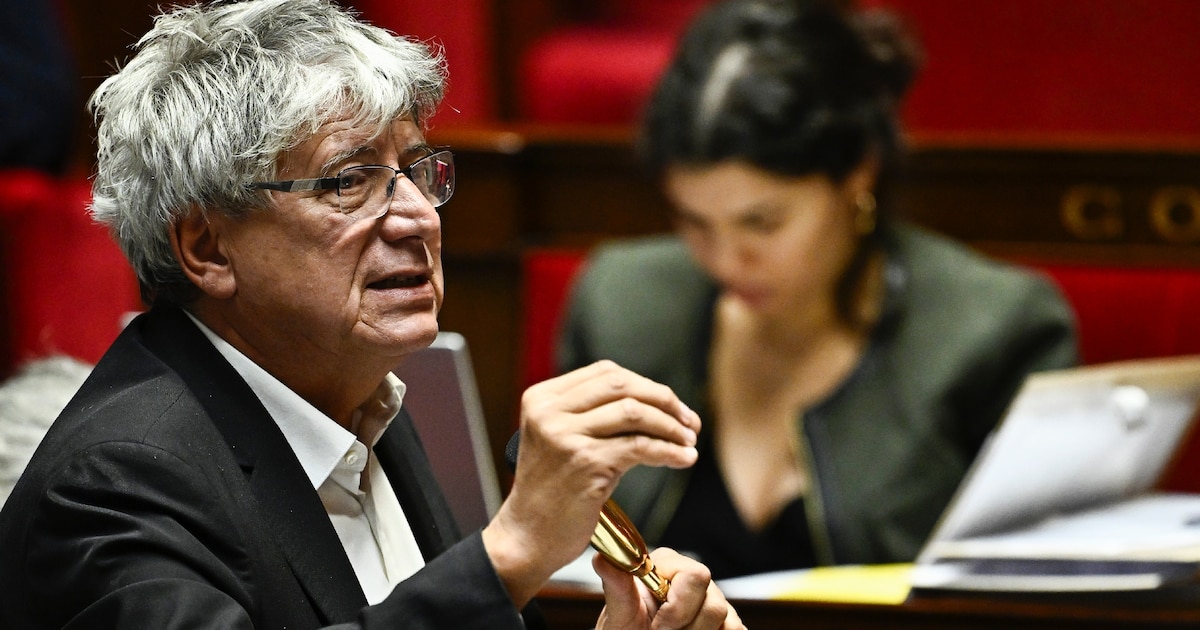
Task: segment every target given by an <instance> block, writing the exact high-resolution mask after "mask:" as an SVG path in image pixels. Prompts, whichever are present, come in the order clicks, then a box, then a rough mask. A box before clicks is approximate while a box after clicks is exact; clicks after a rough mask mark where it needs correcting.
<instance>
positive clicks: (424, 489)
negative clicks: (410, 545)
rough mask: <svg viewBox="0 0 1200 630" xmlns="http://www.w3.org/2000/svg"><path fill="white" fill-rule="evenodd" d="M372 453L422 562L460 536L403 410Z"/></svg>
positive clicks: (419, 440) (411, 425)
mask: <svg viewBox="0 0 1200 630" xmlns="http://www.w3.org/2000/svg"><path fill="white" fill-rule="evenodd" d="M375 453H376V454H377V455H378V456H379V465H380V466H381V467H383V472H384V474H386V475H387V478H388V481H389V482H390V483H391V485H392V490H393V491H394V492H395V493H396V498H397V499H399V501H400V505H401V506H402V507H403V508H404V516H405V517H407V519H408V524H409V526H410V527H411V528H412V531H413V535H414V536H415V537H416V539H417V546H418V547H420V549H421V555H422V556H424V558H425V561H426V562H429V561H430V560H432V559H433V558H434V557H436V556H438V555H440V554H441V553H442V552H444V551H445V550H446V549H447V548H449V547H450V546H451V545H453V544H454V543H456V542H458V541H459V539H460V538H461V537H462V536H461V534H460V532H459V529H458V525H457V524H456V523H455V521H454V515H453V513H452V512H451V511H450V505H449V504H448V503H447V502H446V498H445V496H443V495H442V492H441V488H440V487H439V486H438V483H437V479H436V478H435V477H434V475H433V469H432V467H431V466H430V465H429V460H428V458H427V457H426V455H425V449H424V448H423V447H422V446H421V439H420V437H418V435H417V431H416V429H415V428H414V427H413V424H412V419H411V418H410V417H409V415H408V412H407V411H406V410H404V409H401V410H400V413H399V414H397V416H396V419H395V420H392V423H391V424H390V425H389V426H388V428H387V430H386V431H384V432H383V436H382V437H380V439H379V442H378V443H377V444H376V445H375Z"/></svg>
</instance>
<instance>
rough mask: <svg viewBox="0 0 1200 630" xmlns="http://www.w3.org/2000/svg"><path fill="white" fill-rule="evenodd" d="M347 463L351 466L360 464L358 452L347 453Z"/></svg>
mask: <svg viewBox="0 0 1200 630" xmlns="http://www.w3.org/2000/svg"><path fill="white" fill-rule="evenodd" d="M346 464H348V465H350V466H354V465H356V464H358V453H346Z"/></svg>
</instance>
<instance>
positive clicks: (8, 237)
mask: <svg viewBox="0 0 1200 630" xmlns="http://www.w3.org/2000/svg"><path fill="white" fill-rule="evenodd" d="M90 202H91V186H90V183H89V182H88V181H87V180H86V179H83V178H78V179H56V178H52V177H49V176H47V175H44V174H42V173H39V172H35V171H8V172H2V173H0V299H2V300H3V312H4V313H5V319H6V321H5V322H4V323H5V328H4V331H5V333H6V336H5V339H4V341H3V343H0V351H2V352H3V354H2V355H0V375H6V374H8V373H10V372H11V371H12V370H13V369H14V368H15V367H16V366H17V365H19V364H20V363H23V362H25V361H28V360H30V359H34V358H38V357H42V356H46V355H49V354H56V353H62V354H69V355H71V356H74V357H77V358H79V359H82V360H84V361H88V362H93V363H94V362H95V361H97V360H98V359H99V358H100V355H102V354H103V353H104V351H105V350H106V349H107V348H108V346H109V344H110V343H112V341H113V339H115V338H116V336H117V333H118V332H120V329H121V323H122V318H123V317H124V315H125V314H126V313H128V312H130V311H134V310H138V309H140V308H141V300H140V298H139V296H138V289H137V281H136V279H135V278H134V275H133V270H132V269H131V268H130V267H129V264H128V263H127V262H126V260H125V257H124V255H123V254H122V253H121V250H120V248H118V247H117V245H116V243H115V242H114V241H113V240H112V238H111V237H110V236H109V234H108V231H107V230H106V229H105V228H104V227H102V226H100V225H97V224H96V223H94V222H93V221H92V219H91V216H90V215H89V214H88V210H87V206H88V204H89V203H90Z"/></svg>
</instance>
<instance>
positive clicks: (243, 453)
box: [141, 308, 424, 623]
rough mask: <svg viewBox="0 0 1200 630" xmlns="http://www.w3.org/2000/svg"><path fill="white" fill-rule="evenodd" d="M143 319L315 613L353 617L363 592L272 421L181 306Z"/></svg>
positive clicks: (150, 341)
mask: <svg viewBox="0 0 1200 630" xmlns="http://www.w3.org/2000/svg"><path fill="white" fill-rule="evenodd" d="M141 319H143V320H145V321H144V322H142V323H141V326H142V328H143V329H144V330H145V341H146V346H147V347H148V348H149V349H150V350H151V351H152V352H154V353H155V354H156V355H158V356H159V357H160V358H161V359H162V360H163V361H164V362H165V363H167V364H168V365H169V366H170V367H171V368H173V369H174V370H175V371H176V372H178V373H179V375H180V376H181V377H182V378H183V380H184V382H186V383H187V384H188V386H189V388H190V389H191V390H192V392H193V394H194V395H195V397H196V399H197V400H199V401H200V404H201V405H202V406H203V407H204V408H205V410H206V411H207V412H208V415H209V419H210V420H211V421H212V423H213V424H214V425H215V426H216V427H217V429H218V430H219V431H220V432H221V434H222V436H224V438H225V441H226V443H227V444H228V446H229V448H230V450H231V451H232V452H233V455H234V457H235V458H236V460H237V462H238V464H239V465H240V466H241V468H242V470H243V472H244V473H245V474H246V477H247V481H248V482H249V485H250V488H251V491H252V493H253V494H254V496H255V498H256V499H257V501H258V504H259V506H260V508H261V513H260V514H259V515H258V518H259V520H260V524H261V526H262V527H263V528H264V529H266V530H267V531H269V532H272V535H273V537H274V540H275V541H276V543H277V544H278V547H279V550H280V551H281V552H282V555H283V557H284V558H285V559H286V562H287V564H288V565H289V567H290V568H291V571H292V574H293V575H294V576H295V578H296V580H297V582H299V584H300V586H301V588H302V589H303V590H304V591H305V593H306V594H307V595H308V597H309V599H310V601H311V602H312V603H313V605H314V608H315V609H316V611H317V613H318V616H319V617H321V618H322V619H323V621H324V622H325V623H339V622H346V621H351V620H353V619H354V618H355V617H356V616H357V615H358V613H359V611H360V610H361V609H362V608H363V607H364V606H366V605H367V601H366V596H365V595H363V592H362V589H361V587H360V586H359V584H358V578H357V576H356V575H355V573H354V568H353V567H352V566H351V564H350V560H349V559H348V558H347V557H346V554H345V552H344V551H343V549H342V545H341V541H340V540H339V539H338V537H337V532H336V531H335V530H334V529H333V524H332V523H331V522H330V520H329V517H328V515H327V514H326V512H325V508H324V506H323V505H322V504H321V500H320V498H319V497H318V496H317V493H316V491H315V490H314V489H313V488H312V486H311V485H309V483H308V478H307V476H306V475H305V473H304V469H303V468H302V467H301V466H300V462H299V460H297V459H296V455H295V453H294V452H293V451H292V449H291V447H290V446H289V445H288V443H287V440H286V439H284V437H283V433H282V432H280V430H279V427H278V426H277V425H276V424H275V421H274V420H272V419H271V417H270V414H268V413H267V410H266V409H265V408H264V407H263V406H262V403H261V402H259V400H258V397H257V396H255V395H254V392H253V391H252V390H251V389H250V386H249V385H247V384H246V382H245V381H244V380H242V378H241V376H240V375H239V374H238V373H237V371H236V370H234V369H233V368H232V367H231V366H230V365H229V363H228V362H226V361H225V359H224V357H222V356H221V354H220V353H219V352H218V351H217V349H216V348H215V347H213V345H212V344H211V343H209V341H208V339H207V338H205V337H204V334H203V333H202V332H200V330H199V329H198V328H196V326H195V324H193V323H192V322H191V321H190V320H189V319H188V318H187V316H186V315H185V314H184V313H183V312H182V311H180V310H178V309H173V308H172V309H163V308H156V309H154V310H152V311H151V312H150V313H149V314H147V315H144V316H142V318H141ZM389 474H390V471H389ZM402 501H403V499H402ZM422 550H424V547H422Z"/></svg>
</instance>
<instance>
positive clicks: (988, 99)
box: [871, 0, 1200, 141]
mask: <svg viewBox="0 0 1200 630" xmlns="http://www.w3.org/2000/svg"><path fill="white" fill-rule="evenodd" d="M871 4H878V5H885V6H889V7H893V8H895V9H897V10H898V11H901V12H903V13H904V14H905V15H906V16H907V17H908V18H909V19H910V20H911V21H912V24H913V25H914V27H915V29H916V30H917V31H918V33H919V34H920V37H921V39H922V42H923V44H924V47H925V49H926V51H927V65H926V67H925V69H924V72H923V73H922V75H921V77H920V78H919V79H918V82H917V84H916V85H915V86H914V88H913V92H912V94H911V96H910V99H909V101H908V104H907V107H906V109H905V120H906V121H907V123H908V126H909V128H910V129H911V130H912V131H915V132H934V133H967V132H972V133H978V132H983V133H998V134H1008V133H1017V134H1022V135H1030V136H1035V137H1036V136H1045V135H1051V136H1059V135H1068V136H1072V135H1090V136H1096V135H1101V136H1147V135H1149V136H1154V137H1174V138H1180V137H1188V138H1191V139H1194V140H1196V141H1200V41H1198V40H1197V37H1198V36H1200V2H1197V1H1196V0H971V1H969V2H963V1H958V0H874V2H872V3H871Z"/></svg>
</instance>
